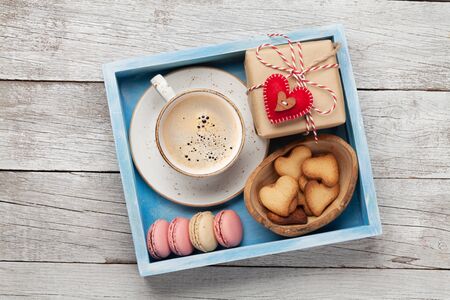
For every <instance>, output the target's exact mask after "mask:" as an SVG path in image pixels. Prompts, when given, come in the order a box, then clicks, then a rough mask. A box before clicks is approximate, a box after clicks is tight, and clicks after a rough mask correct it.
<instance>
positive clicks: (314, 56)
mask: <svg viewBox="0 0 450 300" xmlns="http://www.w3.org/2000/svg"><path fill="white" fill-rule="evenodd" d="M293 47H294V50H295V52H294V53H295V65H296V66H297V67H298V68H299V69H300V66H301V62H300V56H299V54H298V52H297V45H296V44H295V43H293ZM335 47H336V45H335V44H334V43H333V42H332V41H331V40H329V39H326V40H320V41H311V42H304V43H301V50H302V52H301V53H302V56H303V65H304V66H305V69H306V68H308V66H311V65H317V66H318V67H320V66H326V65H333V64H337V59H336V55H335V52H336V50H337V49H336V48H335ZM277 48H278V50H279V51H280V52H281V53H282V54H283V55H284V57H285V58H286V59H288V60H289V61H291V48H290V47H289V44H283V45H278V46H277ZM337 51H338V50H337ZM259 56H260V59H258V57H257V49H256V48H254V49H250V50H247V51H246V53H245V63H244V64H245V73H246V75H247V87H249V88H250V87H252V86H257V85H261V84H264V83H265V82H266V80H267V79H268V78H269V77H270V76H271V75H273V74H282V75H284V76H286V77H288V75H289V72H287V71H283V70H277V69H275V68H273V67H270V66H267V65H265V64H263V63H262V62H261V59H263V60H264V61H265V62H267V63H268V64H271V65H273V66H286V63H285V62H284V61H283V58H282V56H280V54H279V53H278V52H277V51H276V49H274V48H272V47H267V48H263V49H261V50H260V51H259ZM327 56H330V57H328V58H327V59H325V60H323V59H324V58H326V57H327ZM300 70H301V69H300ZM305 77H306V79H307V80H308V81H311V82H314V83H317V84H319V85H320V86H322V88H320V87H318V86H314V85H311V84H309V83H308V82H307V83H306V87H307V89H308V90H309V91H310V92H311V94H312V96H313V108H311V110H310V113H311V117H312V120H313V122H314V125H315V128H316V129H323V128H330V127H335V126H338V125H341V124H343V123H345V106H344V96H343V91H342V85H341V79H340V76H339V69H338V68H337V67H334V68H323V69H320V68H319V69H318V70H314V71H309V72H305ZM288 81H289V86H290V89H291V90H292V89H293V88H294V87H295V86H296V85H297V80H296V79H295V77H294V76H291V77H289V78H288ZM323 87H327V88H328V89H331V90H332V92H334V94H335V100H336V105H335V107H334V109H332V111H331V112H330V113H327V114H320V113H319V112H318V111H317V110H316V109H314V107H315V108H317V109H319V110H321V111H327V110H329V109H330V108H331V107H332V106H333V97H332V95H331V94H330V92H329V91H328V90H327V89H325V88H323ZM263 93H264V88H263V87H260V88H256V89H254V90H251V91H249V102H250V107H251V110H252V115H253V121H254V123H255V128H256V131H257V132H258V134H259V135H260V136H262V137H265V138H275V137H280V136H287V135H292V134H296V133H302V132H306V131H308V130H307V122H306V116H302V117H299V118H295V119H292V120H288V121H284V122H280V123H273V122H271V121H270V120H269V118H268V113H267V111H266V110H267V107H266V104H265V101H264V95H263Z"/></svg>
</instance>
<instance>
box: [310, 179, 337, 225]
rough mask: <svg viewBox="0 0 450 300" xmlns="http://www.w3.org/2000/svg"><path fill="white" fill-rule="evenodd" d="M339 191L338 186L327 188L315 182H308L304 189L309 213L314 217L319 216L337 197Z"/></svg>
mask: <svg viewBox="0 0 450 300" xmlns="http://www.w3.org/2000/svg"><path fill="white" fill-rule="evenodd" d="M339 190H340V188H339V184H336V185H335V186H333V187H327V186H326V185H325V184H322V183H319V182H317V181H315V180H311V181H308V183H307V184H306V187H305V198H306V203H307V205H308V207H309V209H310V210H311V212H312V213H313V214H314V215H315V216H316V217H318V216H320V215H321V214H322V212H323V211H324V210H325V208H327V206H328V205H330V203H331V202H333V201H334V199H336V198H337V196H339Z"/></svg>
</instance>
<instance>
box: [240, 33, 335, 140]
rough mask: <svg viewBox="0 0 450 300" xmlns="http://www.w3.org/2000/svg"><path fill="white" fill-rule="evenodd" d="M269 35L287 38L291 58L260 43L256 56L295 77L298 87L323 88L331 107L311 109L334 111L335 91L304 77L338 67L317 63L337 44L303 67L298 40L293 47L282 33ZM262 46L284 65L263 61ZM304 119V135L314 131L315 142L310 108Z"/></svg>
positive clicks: (264, 62)
mask: <svg viewBox="0 0 450 300" xmlns="http://www.w3.org/2000/svg"><path fill="white" fill-rule="evenodd" d="M268 36H269V37H283V38H284V39H286V40H287V42H288V44H289V48H290V56H291V57H290V58H291V60H290V61H289V60H288V59H287V58H286V57H285V56H284V54H283V53H282V52H281V51H280V50H279V49H278V47H277V46H275V45H272V44H262V45H260V46H259V47H258V48H256V58H257V59H258V60H259V61H260V62H261V63H262V64H264V65H265V66H266V67H269V68H272V69H274V70H279V71H283V72H287V73H288V75H287V76H286V78H288V79H289V78H291V77H293V78H294V79H295V81H296V82H297V86H299V87H304V88H307V86H306V84H308V85H311V86H314V87H317V88H320V89H323V90H325V91H327V92H328V93H329V94H330V95H331V97H332V99H333V103H332V105H331V107H330V108H329V109H327V110H320V109H319V108H317V107H315V106H314V104H313V105H312V107H311V109H313V110H314V111H315V112H317V113H318V114H320V115H328V114H330V113H332V112H333V111H334V109H335V108H336V105H337V96H336V93H335V92H334V91H333V90H332V89H330V88H329V87H327V86H325V85H322V84H320V83H317V82H314V81H311V80H309V79H306V77H305V75H306V74H307V73H309V72H314V71H319V70H325V69H332V68H339V65H338V64H325V65H319V64H320V63H321V62H324V61H325V60H327V59H328V58H329V57H331V56H333V55H335V54H336V52H337V51H338V50H339V44H335V48H334V50H333V51H332V52H331V53H330V54H328V55H327V56H325V57H321V58H319V59H317V60H315V61H314V62H313V63H312V64H311V65H310V66H308V67H305V64H304V61H303V53H302V46H301V43H300V42H296V43H295V45H296V46H297V47H296V48H295V47H294V43H293V42H292V41H291V40H290V39H289V37H288V36H286V35H284V34H280V33H272V34H268ZM264 48H272V49H273V50H274V51H275V52H277V54H278V55H279V56H280V58H281V59H282V60H283V62H284V64H285V66H277V65H274V64H271V63H268V62H267V61H265V60H264V59H263V58H262V57H261V55H260V53H259V52H260V51H261V50H262V49H264ZM295 49H297V54H298V61H299V63H300V65H299V66H297V62H296V53H295ZM264 84H265V83H262V84H258V85H254V86H252V87H250V88H249V89H248V91H249V92H251V91H253V90H255V89H258V88H261V87H263V86H264ZM305 119H306V132H305V135H308V134H309V133H310V132H311V131H312V132H313V133H314V140H315V141H316V142H317V141H318V137H317V131H316V126H315V124H314V119H313V117H312V115H311V110H309V111H308V112H307V113H306V114H305Z"/></svg>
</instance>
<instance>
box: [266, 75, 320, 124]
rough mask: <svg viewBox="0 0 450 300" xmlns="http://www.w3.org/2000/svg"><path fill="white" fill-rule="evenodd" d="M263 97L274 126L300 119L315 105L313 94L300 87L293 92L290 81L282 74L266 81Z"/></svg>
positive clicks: (271, 76) (272, 76) (270, 77)
mask: <svg viewBox="0 0 450 300" xmlns="http://www.w3.org/2000/svg"><path fill="white" fill-rule="evenodd" d="M263 95H264V104H265V108H266V113H267V117H268V118H269V121H270V122H271V123H272V124H277V123H280V122H284V121H288V120H293V119H296V118H300V117H302V116H304V115H306V114H307V113H308V112H309V110H310V109H311V107H312V105H313V96H312V94H311V92H310V91H309V90H308V89H307V88H305V87H300V86H297V87H296V88H294V89H293V90H292V91H291V90H290V88H289V81H288V80H287V78H286V77H285V76H284V75H282V74H272V75H270V76H269V77H268V78H267V79H266V81H265V83H264V90H263ZM283 101H284V103H283Z"/></svg>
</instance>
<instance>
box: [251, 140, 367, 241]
mask: <svg viewBox="0 0 450 300" xmlns="http://www.w3.org/2000/svg"><path fill="white" fill-rule="evenodd" d="M300 145H304V146H307V147H309V148H310V149H311V151H312V153H313V155H314V156H315V155H318V154H322V153H332V154H333V155H334V156H335V157H336V160H337V161H338V164H339V184H340V193H339V195H338V197H337V198H336V199H335V200H334V201H333V202H332V203H331V204H330V205H329V206H328V207H327V208H326V209H325V210H324V212H323V213H322V215H320V216H319V217H314V216H310V217H308V223H307V224H304V225H278V224H275V223H273V222H272V221H270V220H269V219H268V218H267V212H268V210H267V209H266V208H265V207H264V206H263V205H262V204H261V201H260V199H259V190H260V189H261V188H262V187H263V186H265V185H267V184H271V183H274V182H275V181H276V180H277V179H278V178H279V176H278V174H277V173H276V172H275V169H274V166H273V162H274V161H275V159H277V158H278V157H280V156H284V155H286V154H288V153H289V151H291V150H292V149H293V148H295V147H297V146H300ZM357 179H358V160H357V158H356V154H355V151H354V150H353V148H352V147H351V146H350V145H349V144H347V143H346V142H345V141H344V140H343V139H341V138H340V137H338V136H335V135H330V134H322V135H320V136H319V142H318V143H315V142H314V140H313V139H312V138H308V139H306V140H303V141H297V142H294V143H291V144H289V145H287V146H285V147H283V148H281V149H279V150H277V151H275V152H273V153H272V154H271V155H269V156H268V157H266V158H265V159H264V160H263V162H262V163H261V164H260V165H259V166H258V167H257V168H256V169H255V171H253V173H252V174H251V175H250V177H249V178H248V180H247V183H246V185H245V190H244V198H245V205H246V207H247V210H248V211H249V213H250V214H251V215H252V216H253V218H255V220H256V221H258V222H259V223H261V224H263V225H264V226H265V227H267V228H268V229H270V230H272V231H273V232H275V233H276V234H279V235H282V236H287V237H294V236H300V235H304V234H306V233H309V232H311V231H314V230H317V229H319V228H321V227H323V226H325V225H327V224H328V223H330V222H331V221H333V220H334V219H336V218H337V217H338V216H339V215H340V214H341V213H342V211H343V210H344V209H345V208H346V207H347V204H348V203H349V202H350V199H351V198H352V195H353V192H354V190H355V186H356V180H357Z"/></svg>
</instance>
